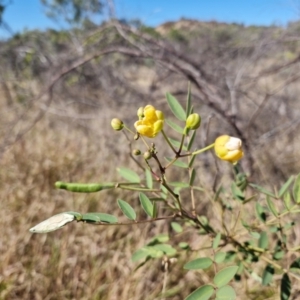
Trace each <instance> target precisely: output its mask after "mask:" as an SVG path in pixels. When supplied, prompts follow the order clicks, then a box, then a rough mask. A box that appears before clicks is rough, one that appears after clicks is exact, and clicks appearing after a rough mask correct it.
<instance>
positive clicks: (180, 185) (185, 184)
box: [169, 181, 190, 188]
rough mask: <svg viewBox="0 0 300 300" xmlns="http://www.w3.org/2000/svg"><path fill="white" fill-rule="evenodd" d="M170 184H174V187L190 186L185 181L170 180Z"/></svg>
mask: <svg viewBox="0 0 300 300" xmlns="http://www.w3.org/2000/svg"><path fill="white" fill-rule="evenodd" d="M169 184H170V185H171V186H175V187H181V188H188V187H190V185H189V184H188V183H186V182H180V181H179V182H177V181H176V182H175V181H174V182H170V183H169Z"/></svg>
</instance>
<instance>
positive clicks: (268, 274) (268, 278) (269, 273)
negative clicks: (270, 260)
mask: <svg viewBox="0 0 300 300" xmlns="http://www.w3.org/2000/svg"><path fill="white" fill-rule="evenodd" d="M274 273H275V270H274V267H273V266H271V265H267V266H266V268H265V270H264V272H263V275H262V285H268V284H270V283H271V282H272V279H273V275H274Z"/></svg>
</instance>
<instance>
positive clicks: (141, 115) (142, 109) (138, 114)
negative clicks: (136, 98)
mask: <svg viewBox="0 0 300 300" xmlns="http://www.w3.org/2000/svg"><path fill="white" fill-rule="evenodd" d="M137 116H138V117H139V119H140V120H141V119H142V118H143V117H144V107H140V108H139V109H138V110H137Z"/></svg>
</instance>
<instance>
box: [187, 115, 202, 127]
mask: <svg viewBox="0 0 300 300" xmlns="http://www.w3.org/2000/svg"><path fill="white" fill-rule="evenodd" d="M200 125H201V117H200V116H199V115H198V114H196V113H195V114H191V115H189V116H188V118H187V119H186V128H188V129H192V130H196V129H198V128H199V127H200Z"/></svg>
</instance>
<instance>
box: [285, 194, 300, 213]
mask: <svg viewBox="0 0 300 300" xmlns="http://www.w3.org/2000/svg"><path fill="white" fill-rule="evenodd" d="M299 196H300V195H299ZM299 199H300V198H299ZM283 204H284V206H285V208H286V209H287V210H288V211H290V209H291V207H292V203H291V194H290V193H288V192H287V193H285V194H284V196H283Z"/></svg>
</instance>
